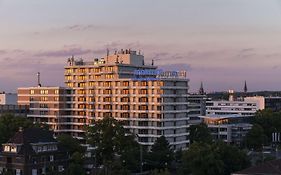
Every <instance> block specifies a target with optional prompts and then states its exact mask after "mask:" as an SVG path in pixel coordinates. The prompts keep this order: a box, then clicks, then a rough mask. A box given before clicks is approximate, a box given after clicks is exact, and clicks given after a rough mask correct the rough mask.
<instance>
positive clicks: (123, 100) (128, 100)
mask: <svg viewBox="0 0 281 175" xmlns="http://www.w3.org/2000/svg"><path fill="white" fill-rule="evenodd" d="M121 102H130V98H129V97H123V98H121Z"/></svg>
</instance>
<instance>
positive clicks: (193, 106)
mask: <svg viewBox="0 0 281 175" xmlns="http://www.w3.org/2000/svg"><path fill="white" fill-rule="evenodd" d="M206 99H207V97H206V95H204V94H189V95H188V110H189V112H188V117H189V124H191V125H196V124H200V123H201V122H202V119H201V118H200V117H199V116H204V115H206Z"/></svg>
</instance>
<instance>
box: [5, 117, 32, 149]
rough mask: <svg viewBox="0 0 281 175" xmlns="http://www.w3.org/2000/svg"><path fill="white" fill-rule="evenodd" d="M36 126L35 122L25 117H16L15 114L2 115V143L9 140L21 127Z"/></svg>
mask: <svg viewBox="0 0 281 175" xmlns="http://www.w3.org/2000/svg"><path fill="white" fill-rule="evenodd" d="M20 127H22V128H23V129H24V128H29V127H34V125H33V123H32V122H31V121H30V120H28V119H27V118H25V117H16V116H14V115H13V114H3V115H1V116H0V144H3V143H5V142H7V141H8V140H9V139H10V138H11V137H12V136H13V135H14V134H15V133H16V132H17V131H18V130H19V128H20Z"/></svg>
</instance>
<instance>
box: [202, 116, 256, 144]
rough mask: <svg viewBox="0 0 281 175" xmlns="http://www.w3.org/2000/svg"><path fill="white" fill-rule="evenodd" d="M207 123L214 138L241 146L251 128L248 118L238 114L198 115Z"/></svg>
mask: <svg viewBox="0 0 281 175" xmlns="http://www.w3.org/2000/svg"><path fill="white" fill-rule="evenodd" d="M200 118H201V119H202V120H203V122H204V123H205V124H207V126H208V128H209V130H210V132H211V134H212V136H213V138H214V140H223V141H224V142H226V143H229V144H235V145H237V146H242V144H243V140H244V138H245V136H246V135H247V133H248V131H249V130H250V129H251V128H252V124H250V118H249V117H245V116H242V115H239V114H232V115H212V114H211V115H206V116H200Z"/></svg>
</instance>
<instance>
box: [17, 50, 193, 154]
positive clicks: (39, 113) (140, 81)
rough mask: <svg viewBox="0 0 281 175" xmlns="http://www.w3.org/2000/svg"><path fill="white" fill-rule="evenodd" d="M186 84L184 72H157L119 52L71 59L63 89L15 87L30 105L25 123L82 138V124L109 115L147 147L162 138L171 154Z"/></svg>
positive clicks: (183, 124)
mask: <svg viewBox="0 0 281 175" xmlns="http://www.w3.org/2000/svg"><path fill="white" fill-rule="evenodd" d="M188 81H189V80H188V79H187V78H186V72H185V71H164V70H159V69H157V67H156V66H154V62H153V60H152V62H151V64H145V60H144V57H143V55H141V54H138V53H137V52H136V51H131V50H121V51H119V52H115V53H114V54H113V55H107V56H106V57H105V58H100V59H93V60H91V61H88V62H85V61H84V60H82V59H78V60H76V59H74V58H73V57H72V58H69V59H68V61H67V65H66V66H65V85H66V88H59V87H41V86H39V87H31V88H19V90H18V93H19V99H18V102H19V103H20V104H25V105H30V111H31V113H30V114H29V115H28V117H29V118H32V119H33V121H34V122H43V123H47V124H49V125H50V126H51V128H52V129H54V131H55V132H56V133H61V132H68V133H69V134H71V135H72V136H74V137H77V138H83V133H84V126H85V125H89V124H91V123H92V121H93V120H99V119H102V118H104V117H107V116H109V117H114V118H115V119H117V120H120V121H123V124H124V127H125V128H126V130H127V131H128V132H129V131H130V132H132V133H133V134H136V135H137V137H138V141H139V143H141V144H142V145H145V146H148V147H150V146H151V145H152V144H153V143H154V142H155V140H156V139H157V138H158V137H160V136H162V135H164V136H165V137H166V138H167V140H168V141H169V142H170V144H171V145H172V146H173V147H174V148H175V149H184V148H186V147H187V145H188V144H189V139H188V136H189V132H188V128H189V116H188V113H189V109H188Z"/></svg>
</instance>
